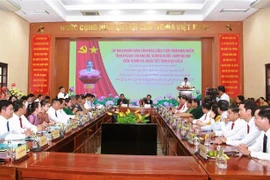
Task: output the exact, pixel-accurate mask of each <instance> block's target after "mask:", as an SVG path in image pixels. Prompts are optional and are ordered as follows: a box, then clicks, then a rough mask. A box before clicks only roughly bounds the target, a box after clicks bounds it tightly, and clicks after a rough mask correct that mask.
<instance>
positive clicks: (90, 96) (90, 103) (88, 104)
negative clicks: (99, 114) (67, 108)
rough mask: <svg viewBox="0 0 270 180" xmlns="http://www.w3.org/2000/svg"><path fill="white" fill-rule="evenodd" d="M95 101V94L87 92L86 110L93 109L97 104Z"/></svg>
mask: <svg viewBox="0 0 270 180" xmlns="http://www.w3.org/2000/svg"><path fill="white" fill-rule="evenodd" d="M94 101H95V96H94V95H93V94H86V101H85V103H84V108H85V109H86V110H91V109H93V108H95V107H96V106H95V104H94Z"/></svg>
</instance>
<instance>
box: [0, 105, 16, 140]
mask: <svg viewBox="0 0 270 180" xmlns="http://www.w3.org/2000/svg"><path fill="white" fill-rule="evenodd" d="M12 115H13V105H12V103H11V101H8V100H1V101H0V136H2V135H3V134H6V133H9V132H11V129H10V125H9V121H8V119H9V118H11V117H12Z"/></svg>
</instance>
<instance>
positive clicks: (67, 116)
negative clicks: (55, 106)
mask: <svg viewBox="0 0 270 180" xmlns="http://www.w3.org/2000/svg"><path fill="white" fill-rule="evenodd" d="M67 99H69V100H70V98H67ZM59 101H60V107H59V110H58V111H59V114H60V115H61V117H62V118H63V119H72V118H74V117H75V115H67V113H66V112H65V111H64V107H65V106H66V101H65V100H64V99H63V98H60V99H59Z"/></svg>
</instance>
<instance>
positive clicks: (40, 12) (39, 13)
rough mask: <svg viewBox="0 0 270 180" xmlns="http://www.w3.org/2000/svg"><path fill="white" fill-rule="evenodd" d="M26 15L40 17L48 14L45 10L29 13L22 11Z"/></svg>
mask: <svg viewBox="0 0 270 180" xmlns="http://www.w3.org/2000/svg"><path fill="white" fill-rule="evenodd" d="M22 12H23V13H24V14H26V15H42V14H49V12H48V11H46V10H31V11H22Z"/></svg>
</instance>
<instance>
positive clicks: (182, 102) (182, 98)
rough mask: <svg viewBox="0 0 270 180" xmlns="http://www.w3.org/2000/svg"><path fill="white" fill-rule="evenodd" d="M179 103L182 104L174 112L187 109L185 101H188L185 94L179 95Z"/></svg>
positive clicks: (182, 111) (181, 111)
mask: <svg viewBox="0 0 270 180" xmlns="http://www.w3.org/2000/svg"><path fill="white" fill-rule="evenodd" d="M180 103H181V104H183V106H182V107H181V109H179V110H175V113H184V112H186V110H187V109H188V106H187V103H188V97H187V96H186V95H183V96H181V97H180Z"/></svg>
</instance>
